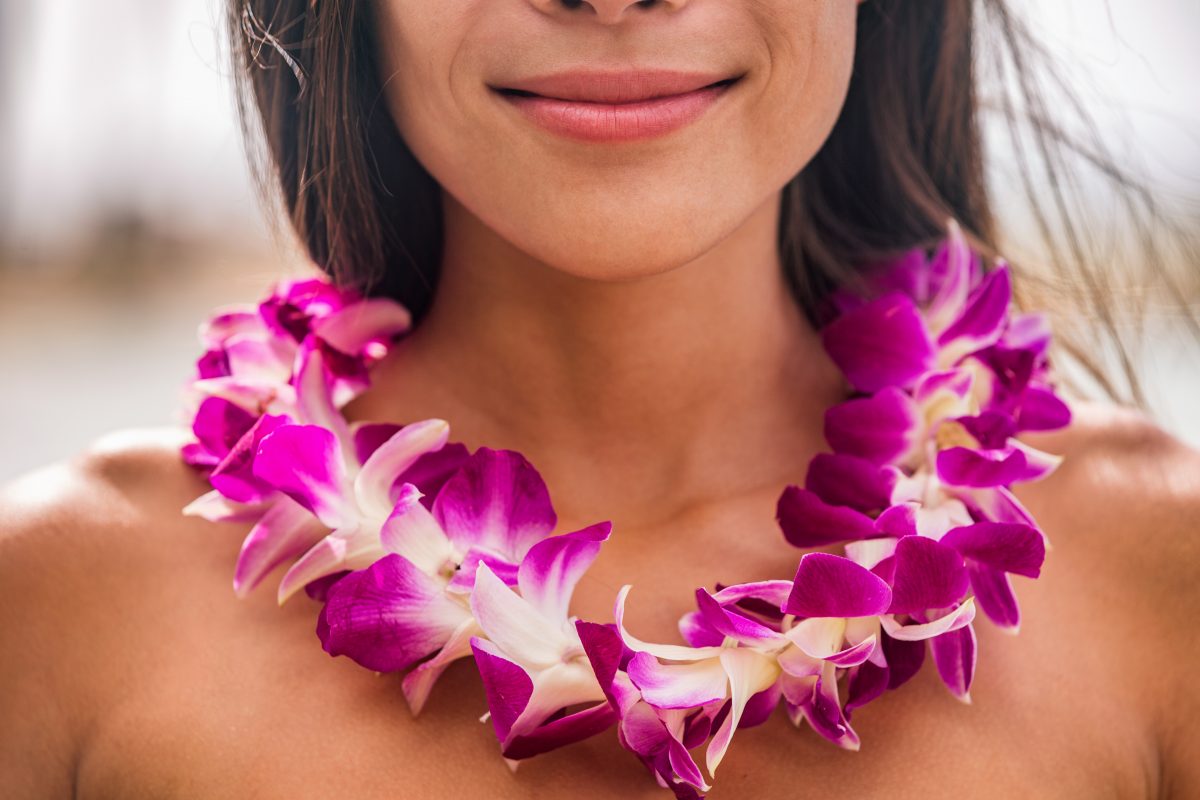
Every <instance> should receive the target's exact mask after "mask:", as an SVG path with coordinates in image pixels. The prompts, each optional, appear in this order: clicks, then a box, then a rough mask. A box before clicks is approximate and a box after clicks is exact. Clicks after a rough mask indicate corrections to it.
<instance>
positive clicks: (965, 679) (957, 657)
mask: <svg viewBox="0 0 1200 800" xmlns="http://www.w3.org/2000/svg"><path fill="white" fill-rule="evenodd" d="M929 646H930V649H931V650H932V651H933V661H934V663H935V664H937V671H938V675H940V676H941V678H942V682H943V683H945V684H946V688H948V689H949V690H950V692H951V693H952V694H953V695H954V696H955V697H957V698H958V699H959V700H963V701H965V702H968V703H969V702H970V701H971V695H970V692H971V680H972V679H973V678H974V677H975V629H974V628H973V627H971V626H970V625H964V626H963V627H961V628H959V629H958V630H953V631H948V632H946V633H943V634H941V635H939V636H935V637H933V638H932V639H930V640H929Z"/></svg>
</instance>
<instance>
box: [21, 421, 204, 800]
mask: <svg viewBox="0 0 1200 800" xmlns="http://www.w3.org/2000/svg"><path fill="white" fill-rule="evenodd" d="M184 441H185V434H184V432H182V431H179V430H175V429H159V430H142V431H126V432H121V433H117V434H111V435H108V436H105V437H103V438H102V439H100V440H98V441H96V442H95V443H94V444H93V445H92V446H90V447H89V448H87V449H86V450H85V451H84V452H82V453H80V454H79V455H77V456H76V457H74V458H72V459H70V460H69V461H65V462H62V463H59V464H54V465H51V466H48V467H45V468H42V469H39V470H37V471H35V472H31V473H29V474H27V475H25V476H23V477H21V478H19V479H17V480H16V481H13V482H12V483H9V484H8V485H6V486H4V487H2V488H0V709H2V713H0V716H3V717H4V719H5V720H6V722H5V724H4V725H0V783H3V784H4V785H5V786H6V787H9V788H10V789H12V788H13V787H19V788H17V789H15V790H14V791H15V794H14V795H13V796H16V797H22V796H31V797H32V796H50V795H66V794H67V793H68V792H69V791H70V789H71V781H72V774H73V770H74V764H73V760H74V757H75V754H76V753H77V752H78V750H79V744H80V740H81V739H82V738H84V737H85V736H86V733H87V729H88V727H89V724H90V721H91V720H92V719H93V717H94V715H95V714H96V713H97V711H98V709H100V708H101V707H102V705H103V702H104V692H105V691H106V690H107V688H108V687H109V686H110V685H111V681H112V679H113V678H114V677H115V676H114V675H113V673H114V672H115V670H114V668H113V665H115V664H118V663H123V660H122V659H118V658H117V657H116V656H117V654H118V652H119V650H120V649H121V648H122V647H123V646H128V645H129V644H131V643H132V637H130V636H129V635H128V634H129V633H130V627H131V626H128V625H127V622H128V619H127V616H128V615H126V614H124V613H123V610H124V609H126V608H128V607H129V606H130V604H131V603H130V600H131V599H132V598H133V597H134V596H135V595H137V594H138V593H145V592H152V591H153V586H154V583H155V582H154V580H153V575H154V574H155V573H156V572H160V571H161V569H162V568H163V567H164V566H165V565H166V562H167V561H169V558H170V557H169V555H168V554H169V553H170V551H171V549H172V548H171V546H170V540H171V538H172V537H173V536H174V535H175V534H177V533H182V530H181V528H182V527H185V526H187V525H189V524H190V521H189V520H187V519H186V518H181V515H180V510H181V508H182V507H183V505H185V504H186V503H187V502H188V501H190V500H191V499H193V498H194V497H195V496H196V495H197V494H199V493H200V492H201V491H203V489H204V484H203V481H202V480H201V479H200V478H199V477H198V476H196V475H194V474H191V471H190V470H189V469H188V468H187V467H186V465H184V464H183V463H182V459H181V458H180V457H179V451H178V448H179V446H180V445H181V444H182V443H183V442H184Z"/></svg>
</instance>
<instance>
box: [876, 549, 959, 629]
mask: <svg viewBox="0 0 1200 800" xmlns="http://www.w3.org/2000/svg"><path fill="white" fill-rule="evenodd" d="M895 557H896V571H895V575H894V577H893V579H892V604H891V606H889V607H888V609H887V613H889V614H913V613H916V612H918V611H924V610H926V609H929V608H942V607H944V606H951V605H954V604H955V603H957V602H958V601H959V600H960V599H962V596H963V595H964V594H966V592H967V586H968V584H969V581H968V578H967V570H966V566H965V565H964V564H963V560H962V556H961V555H959V554H958V551H957V550H955V549H954V548H952V547H948V546H946V545H944V544H942V543H941V542H935V541H934V540H933V539H927V538H925V537H924V536H905V537H904V538H902V539H900V541H898V542H897V543H896V556H895Z"/></svg>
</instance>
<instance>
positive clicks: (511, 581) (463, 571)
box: [446, 547, 519, 594]
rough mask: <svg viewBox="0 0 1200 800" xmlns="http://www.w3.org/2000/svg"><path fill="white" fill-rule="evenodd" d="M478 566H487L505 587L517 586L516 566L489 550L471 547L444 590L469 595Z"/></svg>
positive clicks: (517, 567)
mask: <svg viewBox="0 0 1200 800" xmlns="http://www.w3.org/2000/svg"><path fill="white" fill-rule="evenodd" d="M480 564H487V565H488V567H489V568H491V570H492V572H493V573H494V574H495V575H496V577H497V578H499V579H500V580H501V582H503V583H504V584H505V585H507V586H516V585H517V571H518V569H519V566H518V565H517V564H514V563H512V562H511V561H507V560H505V559H504V558H503V557H502V556H499V555H496V553H494V552H492V551H491V550H485V549H484V548H482V547H472V548H471V549H470V550H468V551H467V554H466V555H465V556H463V560H462V563H461V564H459V565H458V569H457V570H455V572H454V577H453V578H451V579H450V583H449V584H448V585H447V586H446V588H447V589H449V590H450V591H452V592H459V593H462V594H467V593H469V592H470V591H471V590H472V588H474V586H475V575H476V573H477V572H479V565H480Z"/></svg>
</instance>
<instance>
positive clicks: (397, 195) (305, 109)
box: [228, 0, 1165, 402]
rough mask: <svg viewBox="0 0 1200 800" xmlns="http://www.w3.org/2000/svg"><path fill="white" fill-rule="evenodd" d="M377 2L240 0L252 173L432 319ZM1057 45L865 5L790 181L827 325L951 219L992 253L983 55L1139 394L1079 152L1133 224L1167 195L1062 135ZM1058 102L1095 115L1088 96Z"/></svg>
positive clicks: (1076, 280)
mask: <svg viewBox="0 0 1200 800" xmlns="http://www.w3.org/2000/svg"><path fill="white" fill-rule="evenodd" d="M371 5H372V4H371V3H367V2H356V1H355V0H229V5H228V12H229V23H230V29H231V32H232V35H233V53H234V56H235V63H236V72H237V74H238V76H239V79H240V81H241V89H242V91H241V92H240V93H239V102H240V106H241V111H242V119H243V125H244V127H245V128H246V130H247V133H248V134H250V135H253V134H254V133H256V132H257V133H259V134H261V136H262V138H263V139H264V140H265V144H266V149H267V152H268V153H269V159H266V160H265V161H264V162H263V163H262V164H261V165H260V167H262V168H263V169H261V170H260V173H259V178H260V182H261V183H262V185H263V186H264V187H265V186H267V185H269V184H272V183H274V184H275V186H276V188H277V190H278V197H279V198H280V199H281V200H282V204H283V206H284V208H285V209H286V211H287V214H288V217H289V218H290V220H291V224H292V226H293V227H294V229H295V231H296V233H297V234H298V236H299V238H300V240H301V241H302V242H303V244H304V246H305V248H306V249H307V251H308V253H309V255H310V256H311V258H312V259H313V261H315V262H316V264H317V265H319V266H320V267H321V268H322V269H323V270H324V271H325V272H326V273H327V274H329V275H330V276H332V277H333V278H334V279H335V280H336V281H337V282H339V283H340V284H342V285H351V286H355V287H357V288H359V289H361V290H363V291H365V292H367V293H369V294H377V295H378V294H382V295H388V296H391V297H394V298H396V299H397V300H399V301H400V302H402V303H403V304H404V305H405V306H407V307H408V309H409V310H410V311H411V312H412V313H413V316H414V318H415V319H416V320H420V319H421V318H422V317H423V316H424V314H425V313H426V311H427V310H428V308H429V306H430V304H431V302H432V300H433V296H434V292H435V290H436V287H437V280H438V272H439V263H440V260H441V248H442V226H441V206H440V201H439V194H438V193H439V191H440V190H439V186H438V184H437V181H436V180H435V179H434V178H433V177H432V176H431V175H430V174H429V173H428V172H427V171H426V170H425V169H424V168H423V167H422V166H421V164H420V163H418V162H417V160H416V159H415V158H414V157H413V155H412V153H411V151H410V150H409V149H408V147H407V145H406V144H405V143H404V141H403V139H402V138H401V137H400V134H399V133H398V131H397V129H396V126H395V124H394V123H393V121H392V119H391V117H390V115H389V114H388V112H387V110H386V108H385V106H384V104H383V102H382V99H381V94H382V80H381V76H380V70H379V67H378V64H377V62H376V58H375V52H374V49H375V45H374V41H373V38H372V36H371V31H372V20H371ZM985 44H986V47H984V45H985ZM985 52H986V55H987V58H986V59H985V58H984V54H985ZM1045 58H1046V53H1045V52H1044V51H1043V50H1041V49H1040V47H1039V45H1038V44H1037V42H1036V41H1035V40H1034V38H1033V37H1032V36H1031V35H1030V34H1029V32H1028V31H1027V29H1026V28H1025V27H1024V26H1023V24H1022V23H1021V21H1020V20H1019V19H1017V18H1016V17H1015V15H1014V14H1013V13H1012V12H1011V11H1010V9H1009V8H1008V7H1007V5H1006V4H1005V2H1004V0H919V1H916V0H871V2H868V3H863V4H861V5H860V6H859V11H858V41H857V49H856V55H855V64H854V72H853V77H852V79H851V83H850V87H849V93H848V96H847V99H846V103H845V107H844V109H843V110H842V112H841V116H840V118H839V119H838V121H837V123H836V125H835V127H834V129H833V131H832V133H831V134H830V137H829V139H828V140H827V142H826V143H825V144H824V146H823V147H822V149H821V150H820V152H819V153H818V154H817V156H816V157H815V158H814V159H813V160H812V161H811V162H810V163H809V164H808V165H807V166H806V167H805V168H804V169H803V170H802V171H801V172H799V173H798V174H797V175H796V176H795V177H794V178H793V179H792V180H791V181H790V182H789V183H788V184H787V186H786V187H785V189H784V193H783V204H782V210H781V217H780V221H779V248H780V255H781V259H782V262H783V265H784V269H785V270H786V273H787V277H788V281H789V285H790V286H791V288H792V290H793V292H794V294H795V297H796V299H797V302H799V303H800V304H801V306H802V307H803V308H804V310H805V312H806V313H807V314H808V315H809V317H810V319H813V320H814V321H818V314H819V309H820V308H821V307H822V301H823V299H824V298H825V297H826V296H827V295H828V293H829V292H830V291H831V290H832V289H833V288H836V287H838V286H843V285H847V284H850V283H852V282H854V281H855V280H856V279H857V278H858V277H859V276H860V275H861V272H862V270H864V269H866V268H867V267H868V266H869V265H871V264H873V263H878V262H879V261H881V260H884V259H886V258H888V257H891V256H894V255H896V254H899V253H900V252H903V251H906V250H909V249H911V248H913V247H921V246H925V247H928V246H930V245H932V244H933V243H934V242H936V241H937V240H938V239H940V238H941V237H942V235H944V232H945V224H946V220H947V218H949V217H953V218H955V219H957V220H958V221H959V223H960V224H961V225H962V228H963V230H964V231H965V232H966V234H967V236H968V238H969V239H971V240H972V242H973V244H974V245H975V246H976V247H977V248H978V249H979V250H980V251H981V252H983V253H984V254H985V256H987V257H989V258H993V257H995V255H996V254H997V253H998V252H1000V251H1001V250H1002V248H1001V246H1000V244H1001V242H1000V240H999V234H998V231H997V225H996V220H995V215H994V213H993V202H992V198H991V197H990V196H989V192H988V185H987V180H986V179H987V163H986V160H985V152H984V151H985V148H984V137H983V130H982V124H981V118H982V117H983V115H984V111H985V109H984V105H983V104H982V103H981V100H980V96H979V95H980V79H979V76H980V73H981V71H982V70H984V69H985V68H989V67H990V68H991V69H992V70H993V71H994V73H995V76H996V77H997V81H996V83H997V84H998V92H997V97H998V100H995V101H994V102H993V103H992V104H991V105H992V106H993V108H992V109H991V110H993V111H995V112H998V113H999V114H1000V115H1002V117H1003V118H1004V119H1005V120H1007V122H1008V128H1009V130H1010V131H1011V132H1012V138H1013V140H1014V143H1015V146H1014V148H1013V149H1014V152H1015V157H1016V160H1017V161H1018V162H1019V165H1020V166H1021V167H1022V169H1021V172H1020V174H1021V176H1022V177H1021V182H1022V183H1023V188H1024V190H1025V202H1026V203H1028V207H1029V210H1030V212H1031V214H1032V216H1033V217H1034V219H1035V220H1036V221H1037V224H1038V226H1039V227H1040V232H1041V234H1042V237H1043V239H1044V240H1045V242H1046V250H1047V251H1048V253H1049V256H1050V261H1051V265H1052V268H1053V270H1054V271H1053V273H1052V274H1053V275H1056V276H1058V277H1059V278H1060V279H1061V280H1059V281H1058V282H1059V283H1065V284H1067V285H1069V286H1071V287H1072V291H1073V293H1074V294H1076V295H1082V298H1083V300H1084V304H1085V306H1086V307H1087V308H1088V309H1090V310H1091V311H1092V312H1093V315H1094V316H1095V317H1096V318H1097V320H1098V321H1099V323H1100V327H1101V329H1102V330H1105V331H1107V333H1108V334H1109V339H1110V340H1111V342H1112V343H1113V344H1114V345H1115V348H1114V351H1115V352H1116V353H1118V354H1119V357H1120V359H1121V360H1122V362H1123V365H1124V367H1125V369H1124V371H1125V376H1124V377H1125V379H1126V380H1127V387H1128V391H1127V392H1126V394H1127V395H1128V396H1129V398H1130V399H1132V400H1134V401H1135V402H1141V395H1140V390H1139V388H1138V383H1137V377H1136V374H1135V373H1134V371H1133V369H1132V366H1131V364H1130V360H1129V358H1128V356H1127V354H1126V349H1125V347H1124V346H1123V344H1122V337H1121V335H1120V334H1119V332H1118V329H1117V322H1116V320H1115V318H1114V311H1113V300H1114V292H1113V290H1112V289H1111V288H1109V283H1108V280H1107V275H1106V273H1105V272H1104V271H1103V270H1104V269H1107V268H1108V266H1109V265H1107V264H1101V263H1097V262H1098V259H1099V256H1100V254H1099V253H1098V252H1096V251H1095V250H1094V249H1091V248H1089V247H1088V245H1087V239H1088V237H1087V236H1085V235H1084V231H1085V229H1086V225H1085V224H1084V222H1083V221H1082V220H1081V219H1080V218H1079V217H1080V215H1079V210H1078V209H1077V208H1075V207H1073V206H1072V204H1071V202H1070V201H1069V192H1068V191H1067V189H1069V188H1070V181H1069V180H1068V179H1067V177H1066V172H1067V171H1069V170H1068V162H1069V161H1071V160H1072V159H1075V160H1079V159H1082V161H1083V162H1085V163H1087V164H1090V165H1091V166H1093V167H1095V168H1097V170H1098V172H1099V173H1100V174H1101V175H1102V176H1104V177H1105V178H1106V179H1107V180H1108V181H1109V186H1111V187H1114V188H1115V189H1116V191H1117V194H1119V195H1120V196H1122V197H1123V198H1125V202H1126V206H1127V211H1128V214H1129V218H1130V220H1131V221H1132V225H1133V227H1134V228H1136V229H1137V230H1139V231H1140V232H1143V233H1144V232H1145V231H1146V230H1147V228H1146V226H1147V225H1148V222H1147V221H1148V220H1151V219H1153V218H1154V217H1156V216H1157V211H1156V209H1155V207H1154V201H1153V198H1152V197H1150V195H1149V193H1148V192H1147V191H1146V190H1144V189H1143V188H1142V187H1141V186H1140V185H1139V184H1138V183H1137V182H1136V181H1135V180H1133V179H1132V178H1131V177H1130V175H1128V174H1126V173H1125V172H1123V171H1122V170H1120V169H1118V168H1117V167H1115V166H1114V163H1115V162H1114V160H1113V159H1112V158H1111V157H1109V156H1108V155H1107V153H1106V152H1105V151H1104V149H1103V147H1102V146H1101V144H1100V143H1099V140H1098V138H1096V137H1095V136H1091V137H1088V136H1086V135H1085V136H1083V137H1080V136H1079V135H1078V134H1074V135H1072V134H1069V133H1068V132H1067V126H1066V125H1065V124H1063V122H1062V120H1061V119H1059V118H1057V117H1056V116H1053V115H1051V114H1049V113H1048V108H1047V101H1046V99H1045V97H1044V95H1043V94H1042V92H1041V89H1042V88H1043V87H1040V86H1039V81H1040V80H1043V79H1044V77H1043V76H1044V75H1046V74H1050V75H1052V76H1053V75H1054V74H1055V73H1054V72H1053V70H1045V69H1039V68H1038V65H1039V64H1042V63H1044V60H1045ZM1058 80H1059V83H1058V84H1057V88H1058V89H1064V88H1065V84H1064V82H1062V81H1061V79H1058ZM1061 94H1062V96H1064V97H1068V98H1069V97H1070V95H1069V93H1067V92H1064V93H1061ZM1058 108H1059V106H1058V105H1056V109H1058ZM1066 110H1068V111H1070V112H1072V113H1074V114H1075V115H1076V116H1077V117H1080V118H1083V117H1084V115H1083V112H1082V109H1081V107H1080V106H1079V105H1078V104H1075V105H1073V106H1068V107H1067V109H1066ZM1084 130H1085V131H1089V130H1091V131H1094V128H1088V127H1086V126H1085V127H1084ZM1022 136H1025V137H1027V138H1026V139H1024V140H1022V138H1021V137H1022ZM1027 153H1032V159H1031V158H1029V156H1027V155H1026V154H1027ZM1037 170H1040V171H1041V173H1042V174H1041V175H1036V174H1035V172H1036V171H1037ZM1046 187H1049V191H1047V190H1046ZM1143 240H1144V242H1145V243H1147V249H1146V251H1145V252H1144V253H1143V257H1144V258H1146V259H1148V260H1150V261H1153V260H1154V259H1155V258H1159V257H1160V254H1159V253H1158V251H1157V250H1155V249H1154V244H1153V241H1154V240H1153V237H1151V236H1149V235H1146V236H1144V237H1143ZM1019 266H1020V265H1019V264H1014V267H1017V268H1019ZM1151 266H1152V267H1154V266H1156V265H1153V264H1151ZM1156 271H1158V272H1165V270H1156ZM1039 273H1040V274H1042V275H1045V270H1044V269H1042V270H1039ZM1032 274H1033V273H1032V271H1030V272H1029V273H1024V274H1023V275H1022V278H1023V279H1022V280H1019V281H1018V288H1019V289H1020V287H1021V286H1022V284H1023V283H1024V282H1025V280H1028V281H1029V282H1031V283H1034V284H1038V283H1040V284H1043V285H1045V284H1047V283H1049V282H1052V281H1047V280H1046V279H1045V278H1044V277H1043V278H1042V279H1041V280H1040V281H1038V280H1035V279H1033V278H1032ZM1062 338H1063V337H1060V341H1061V340H1062ZM1089 344H1090V347H1091V348H1094V346H1095V345H1094V342H1091V343H1089ZM1062 346H1063V347H1064V348H1065V350H1066V351H1067V352H1069V353H1072V354H1074V355H1075V356H1076V357H1077V361H1078V362H1079V363H1081V364H1082V365H1083V366H1084V367H1085V368H1086V369H1087V371H1088V372H1090V373H1091V376H1092V378H1093V379H1095V380H1096V381H1097V382H1098V383H1099V384H1100V386H1101V387H1102V388H1104V389H1105V390H1107V392H1108V393H1109V394H1111V395H1114V396H1116V395H1117V394H1118V391H1117V390H1116V385H1115V383H1114V382H1113V381H1111V380H1110V377H1111V376H1109V375H1107V374H1105V371H1104V370H1103V369H1101V368H1100V367H1098V366H1097V365H1096V363H1095V362H1094V361H1093V360H1092V359H1091V358H1089V357H1088V352H1089V350H1088V349H1085V348H1080V347H1076V346H1073V345H1072V342H1071V340H1070V337H1069V336H1068V337H1066V340H1065V341H1064V342H1062Z"/></svg>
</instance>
